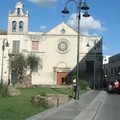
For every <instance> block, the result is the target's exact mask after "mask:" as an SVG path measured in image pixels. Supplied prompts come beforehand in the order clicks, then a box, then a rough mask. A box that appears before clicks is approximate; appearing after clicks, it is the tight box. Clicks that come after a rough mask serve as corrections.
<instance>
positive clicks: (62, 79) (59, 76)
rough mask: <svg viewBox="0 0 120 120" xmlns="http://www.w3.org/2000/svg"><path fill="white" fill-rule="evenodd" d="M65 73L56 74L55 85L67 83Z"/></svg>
mask: <svg viewBox="0 0 120 120" xmlns="http://www.w3.org/2000/svg"><path fill="white" fill-rule="evenodd" d="M67 75H68V73H67V72H57V85H61V84H66V83H67Z"/></svg>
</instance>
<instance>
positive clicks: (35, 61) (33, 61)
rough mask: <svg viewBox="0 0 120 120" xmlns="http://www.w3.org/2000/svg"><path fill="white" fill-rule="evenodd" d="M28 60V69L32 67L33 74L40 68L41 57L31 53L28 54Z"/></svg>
mask: <svg viewBox="0 0 120 120" xmlns="http://www.w3.org/2000/svg"><path fill="white" fill-rule="evenodd" d="M26 62H27V66H28V69H30V76H31V74H32V72H34V71H36V70H37V69H38V66H39V63H41V59H40V58H39V57H36V56H35V54H31V55H28V56H27V58H26ZM40 67H41V65H40Z"/></svg>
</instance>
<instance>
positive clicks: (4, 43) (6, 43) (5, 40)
mask: <svg viewBox="0 0 120 120" xmlns="http://www.w3.org/2000/svg"><path fill="white" fill-rule="evenodd" d="M5 47H9V43H8V41H7V39H3V44H2V64H1V84H3V64H4V51H5Z"/></svg>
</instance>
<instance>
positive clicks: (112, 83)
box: [107, 82, 120, 94]
mask: <svg viewBox="0 0 120 120" xmlns="http://www.w3.org/2000/svg"><path fill="white" fill-rule="evenodd" d="M107 92H108V93H113V94H115V93H116V94H120V87H119V88H118V90H117V91H115V88H114V82H110V83H109V84H108V86H107Z"/></svg>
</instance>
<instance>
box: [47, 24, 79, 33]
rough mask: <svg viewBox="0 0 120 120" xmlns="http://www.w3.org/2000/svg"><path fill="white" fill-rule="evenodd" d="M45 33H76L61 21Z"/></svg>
mask: <svg viewBox="0 0 120 120" xmlns="http://www.w3.org/2000/svg"><path fill="white" fill-rule="evenodd" d="M47 34H54V35H55V34H56V35H60V34H61V35H62V34H63V35H76V34H77V32H76V31H75V30H74V29H72V28H71V27H69V26H68V25H67V24H65V23H64V22H62V23H61V24H59V25H57V26H56V27H54V28H53V29H51V30H50V31H49V32H48V33H47Z"/></svg>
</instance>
